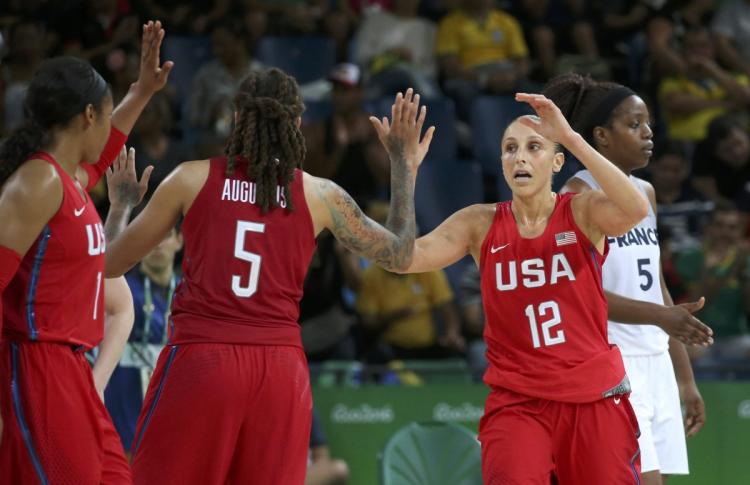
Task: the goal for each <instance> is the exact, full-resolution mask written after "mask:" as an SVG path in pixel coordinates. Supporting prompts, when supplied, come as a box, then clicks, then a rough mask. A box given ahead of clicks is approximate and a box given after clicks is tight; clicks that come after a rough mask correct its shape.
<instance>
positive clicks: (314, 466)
mask: <svg viewBox="0 0 750 485" xmlns="http://www.w3.org/2000/svg"><path fill="white" fill-rule="evenodd" d="M348 479H349V466H348V465H347V464H346V462H345V461H344V460H339V459H333V458H331V450H330V449H329V448H328V441H327V440H326V437H325V434H324V433H323V426H322V424H321V422H320V417H318V413H316V412H315V409H314V408H313V417H312V426H311V427H310V465H309V466H308V467H307V476H306V477H305V485H344V484H345V483H346V481H347V480H348Z"/></svg>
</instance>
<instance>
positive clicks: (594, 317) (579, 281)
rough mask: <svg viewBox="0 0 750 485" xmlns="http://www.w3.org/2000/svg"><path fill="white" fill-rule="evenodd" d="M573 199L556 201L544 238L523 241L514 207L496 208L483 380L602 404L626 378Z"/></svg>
mask: <svg viewBox="0 0 750 485" xmlns="http://www.w3.org/2000/svg"><path fill="white" fill-rule="evenodd" d="M572 199H573V194H565V195H561V196H557V202H556V206H555V209H554V211H553V212H552V215H551V216H550V219H549V222H548V223H547V227H546V229H545V231H544V232H543V234H541V235H540V236H538V237H535V238H531V239H528V238H523V237H521V235H520V234H519V232H518V228H517V224H516V221H515V217H514V215H513V213H512V211H511V203H510V202H503V203H500V204H498V205H497V209H496V215H495V219H494V221H493V223H492V226H491V227H490V229H489V231H488V233H487V236H486V238H485V240H484V243H483V244H482V250H481V265H480V271H481V275H482V276H481V278H482V298H483V302H484V308H485V315H486V316H487V323H486V325H485V331H484V337H485V340H486V341H487V357H488V360H489V362H490V366H489V368H488V370H487V373H486V374H485V382H487V384H489V385H491V386H496V387H502V388H506V389H509V390H511V391H514V392H517V393H519V394H522V395H526V396H533V397H540V398H544V399H551V400H555V401H566V402H589V401H594V400H597V399H601V398H602V397H603V395H605V394H607V393H608V391H612V390H613V389H615V388H616V387H617V386H618V385H619V384H620V383H621V382H622V380H623V379H624V377H625V371H624V368H623V364H622V358H621V357H620V353H619V351H618V350H617V349H616V348H612V347H610V345H609V343H608V342H607V330H606V322H607V301H606V299H605V297H604V292H603V290H602V287H601V265H602V263H603V262H604V260H605V255H606V251H605V255H602V254H600V253H599V252H598V251H597V250H596V248H594V246H593V244H592V243H591V242H590V241H589V240H588V238H587V237H586V236H585V235H584V234H583V233H582V232H581V230H580V229H579V228H578V226H577V224H576V223H575V220H574V218H573V212H572V209H571V201H572Z"/></svg>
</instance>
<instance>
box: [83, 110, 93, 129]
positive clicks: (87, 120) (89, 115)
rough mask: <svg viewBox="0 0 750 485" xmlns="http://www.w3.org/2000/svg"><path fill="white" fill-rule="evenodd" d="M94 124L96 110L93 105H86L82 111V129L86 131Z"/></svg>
mask: <svg viewBox="0 0 750 485" xmlns="http://www.w3.org/2000/svg"><path fill="white" fill-rule="evenodd" d="M95 122H96V108H94V105H93V104H87V105H86V108H85V109H84V110H83V128H84V129H86V128H88V127H89V126H93V125H94V123H95Z"/></svg>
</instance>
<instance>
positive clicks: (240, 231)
mask: <svg viewBox="0 0 750 485" xmlns="http://www.w3.org/2000/svg"><path fill="white" fill-rule="evenodd" d="M265 230H266V225H265V224H261V223H259V222H247V221H237V232H236V233H235V237H234V257H235V258H237V259H241V260H242V261H247V262H248V263H250V278H249V281H248V283H247V285H246V286H242V276H240V275H232V291H233V292H234V294H235V295H237V296H239V297H240V298H250V297H251V296H253V295H254V294H255V292H256V291H258V278H259V277H260V263H261V259H262V258H261V257H260V254H256V253H251V252H250V251H245V236H246V234H247V233H248V232H260V233H262V232H265Z"/></svg>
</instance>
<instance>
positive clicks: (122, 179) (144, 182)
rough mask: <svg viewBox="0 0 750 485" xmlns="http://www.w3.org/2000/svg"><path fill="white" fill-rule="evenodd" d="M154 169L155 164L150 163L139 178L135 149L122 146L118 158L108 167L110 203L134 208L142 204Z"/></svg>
mask: <svg viewBox="0 0 750 485" xmlns="http://www.w3.org/2000/svg"><path fill="white" fill-rule="evenodd" d="M153 170H154V167H153V165H149V166H148V167H146V169H145V170H144V171H143V175H141V180H138V177H137V175H136V173H135V150H134V149H133V148H131V149H130V150H127V151H126V149H125V147H122V150H120V155H119V156H118V157H117V160H115V162H114V163H113V164H112V166H111V167H110V168H109V169H107V191H108V194H109V203H110V205H112V206H118V207H129V208H132V207H135V206H137V205H138V204H140V203H141V201H142V200H143V196H144V195H145V194H146V190H148V180H149V178H150V177H151V172H152V171H153Z"/></svg>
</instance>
